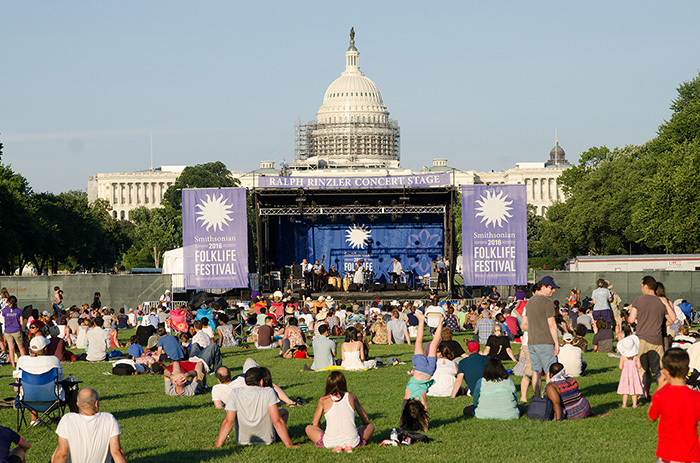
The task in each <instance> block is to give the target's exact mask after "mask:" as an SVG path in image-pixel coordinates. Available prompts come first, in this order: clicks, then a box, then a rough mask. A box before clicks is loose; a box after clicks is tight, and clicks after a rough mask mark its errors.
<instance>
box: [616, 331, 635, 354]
mask: <svg viewBox="0 0 700 463" xmlns="http://www.w3.org/2000/svg"><path fill="white" fill-rule="evenodd" d="M617 350H618V352H620V355H622V356H624V357H634V356H635V355H637V354H638V353H639V338H638V337H637V336H636V335H634V334H633V335H631V336H627V337H626V338H623V339H622V340H621V341H620V342H618V343H617Z"/></svg>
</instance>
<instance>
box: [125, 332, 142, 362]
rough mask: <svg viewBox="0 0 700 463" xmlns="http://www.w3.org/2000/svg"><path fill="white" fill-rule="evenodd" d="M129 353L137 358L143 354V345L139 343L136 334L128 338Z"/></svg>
mask: <svg viewBox="0 0 700 463" xmlns="http://www.w3.org/2000/svg"><path fill="white" fill-rule="evenodd" d="M128 352H129V355H131V356H132V357H133V358H135V359H137V358H139V357H141V356H142V355H143V346H142V345H141V344H140V343H139V337H138V336H136V335H133V336H131V338H130V339H129V347H128Z"/></svg>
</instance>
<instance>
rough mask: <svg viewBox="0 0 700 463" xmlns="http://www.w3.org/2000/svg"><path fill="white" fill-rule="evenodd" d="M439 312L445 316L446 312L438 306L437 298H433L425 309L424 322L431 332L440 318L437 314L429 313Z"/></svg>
mask: <svg viewBox="0 0 700 463" xmlns="http://www.w3.org/2000/svg"><path fill="white" fill-rule="evenodd" d="M431 313H432V314H440V316H441V317H442V318H443V319H444V318H445V317H447V313H445V309H443V308H442V307H440V305H439V304H438V300H437V298H436V299H433V300H432V301H431V303H430V305H429V306H428V307H427V308H426V309H425V323H426V324H427V325H428V326H429V327H430V333H431V334H432V333H433V332H434V331H435V328H437V324H438V321H439V320H440V317H437V316H432V317H431V316H430V314H431Z"/></svg>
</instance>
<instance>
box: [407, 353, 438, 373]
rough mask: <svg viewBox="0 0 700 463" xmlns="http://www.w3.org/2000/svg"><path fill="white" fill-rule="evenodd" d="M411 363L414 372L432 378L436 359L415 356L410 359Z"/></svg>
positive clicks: (419, 355)
mask: <svg viewBox="0 0 700 463" xmlns="http://www.w3.org/2000/svg"><path fill="white" fill-rule="evenodd" d="M411 362H413V369H414V370H416V371H417V372H419V373H423V374H426V375H428V376H433V373H435V369H436V368H437V357H426V356H425V355H421V354H416V355H414V356H413V357H411Z"/></svg>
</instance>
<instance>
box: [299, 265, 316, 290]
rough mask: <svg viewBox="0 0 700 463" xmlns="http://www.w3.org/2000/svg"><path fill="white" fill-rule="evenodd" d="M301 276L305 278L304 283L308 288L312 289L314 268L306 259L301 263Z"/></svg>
mask: <svg viewBox="0 0 700 463" xmlns="http://www.w3.org/2000/svg"><path fill="white" fill-rule="evenodd" d="M301 274H302V275H303V276H304V281H305V283H306V287H307V288H311V287H312V282H313V275H314V266H313V265H311V263H309V262H308V261H307V260H306V259H304V260H302V261H301Z"/></svg>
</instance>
